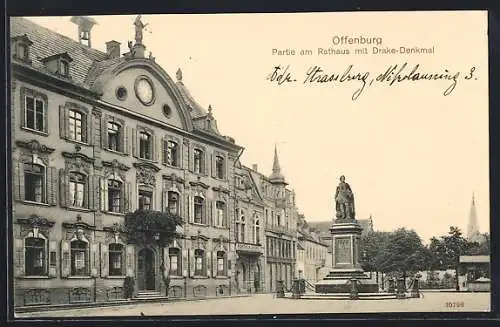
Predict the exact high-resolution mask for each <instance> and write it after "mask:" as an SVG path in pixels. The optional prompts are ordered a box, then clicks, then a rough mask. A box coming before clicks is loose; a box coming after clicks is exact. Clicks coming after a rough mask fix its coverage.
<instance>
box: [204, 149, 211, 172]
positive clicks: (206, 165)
mask: <svg viewBox="0 0 500 327" xmlns="http://www.w3.org/2000/svg"><path fill="white" fill-rule="evenodd" d="M209 159H210V156H209V155H208V154H207V153H206V152H205V151H203V161H204V163H205V171H204V173H205V176H210V166H211V165H210V160H209Z"/></svg>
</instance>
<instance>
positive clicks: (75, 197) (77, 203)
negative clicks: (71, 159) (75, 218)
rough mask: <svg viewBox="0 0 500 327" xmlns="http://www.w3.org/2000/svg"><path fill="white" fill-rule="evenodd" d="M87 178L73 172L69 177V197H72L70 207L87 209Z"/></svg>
mask: <svg viewBox="0 0 500 327" xmlns="http://www.w3.org/2000/svg"><path fill="white" fill-rule="evenodd" d="M86 183H87V176H85V175H83V174H80V173H76V172H71V173H70V175H69V196H70V205H71V206H73V207H77V208H85V207H86V206H87V203H85V202H86V201H85V199H86V198H87V197H86V196H85V195H86V194H85V193H86V190H87V187H86Z"/></svg>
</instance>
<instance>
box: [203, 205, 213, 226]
mask: <svg viewBox="0 0 500 327" xmlns="http://www.w3.org/2000/svg"><path fill="white" fill-rule="evenodd" d="M204 204H205V207H204V208H203V209H204V211H205V212H204V216H205V217H204V218H205V219H204V220H205V221H204V223H205V225H208V226H210V225H211V224H212V210H211V208H212V207H211V206H212V201H209V200H208V199H205V201H204Z"/></svg>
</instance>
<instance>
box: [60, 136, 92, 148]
mask: <svg viewBox="0 0 500 327" xmlns="http://www.w3.org/2000/svg"><path fill="white" fill-rule="evenodd" d="M61 139H63V140H66V141H67V142H70V143H75V144H78V145H84V146H90V144H89V142H84V141H77V140H73V139H70V138H69V137H61Z"/></svg>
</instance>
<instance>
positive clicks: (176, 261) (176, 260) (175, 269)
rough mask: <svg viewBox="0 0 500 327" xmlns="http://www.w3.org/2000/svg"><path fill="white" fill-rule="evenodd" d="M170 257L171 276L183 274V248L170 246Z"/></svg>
mask: <svg viewBox="0 0 500 327" xmlns="http://www.w3.org/2000/svg"><path fill="white" fill-rule="evenodd" d="M168 258H169V260H170V261H169V267H170V272H169V274H170V275H171V276H181V275H182V268H181V262H182V257H181V250H180V249H179V248H170V249H168Z"/></svg>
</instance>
